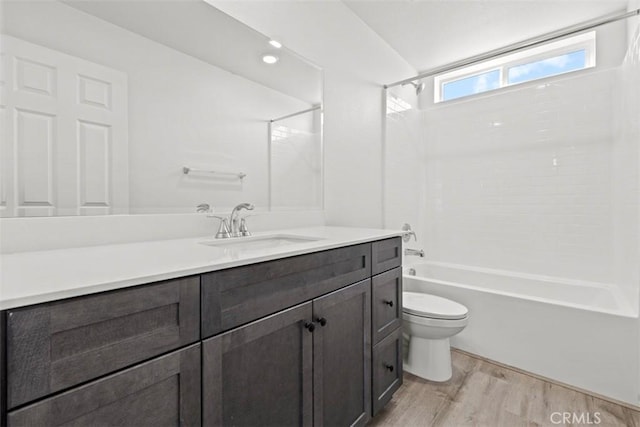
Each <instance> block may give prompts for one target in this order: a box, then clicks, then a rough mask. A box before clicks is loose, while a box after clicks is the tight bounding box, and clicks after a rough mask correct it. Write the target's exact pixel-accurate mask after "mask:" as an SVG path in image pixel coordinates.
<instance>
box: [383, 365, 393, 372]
mask: <svg viewBox="0 0 640 427" xmlns="http://www.w3.org/2000/svg"><path fill="white" fill-rule="evenodd" d="M384 367H385V368H387V371H389V372H393V365H389V364H387V363H385V364H384Z"/></svg>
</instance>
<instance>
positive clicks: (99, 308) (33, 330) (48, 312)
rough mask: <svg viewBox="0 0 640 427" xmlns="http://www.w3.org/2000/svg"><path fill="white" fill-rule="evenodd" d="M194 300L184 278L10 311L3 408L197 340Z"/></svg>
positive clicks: (193, 283)
mask: <svg viewBox="0 0 640 427" xmlns="http://www.w3.org/2000/svg"><path fill="white" fill-rule="evenodd" d="M199 294H200V280H199V278H198V277H189V278H184V279H179V280H171V281H166V282H161V283H158V284H153V285H149V286H141V287H136V288H130V289H125V290H118V291H113V292H108V293H103V294H98V295H92V296H87V297H81V298H75V299H72V300H66V301H61V302H57V303H49V304H43V305H39V306H34V307H29V308H25V309H18V310H12V311H9V313H8V318H7V343H8V345H7V363H8V365H7V366H8V369H7V372H8V373H9V374H8V401H9V405H8V406H9V407H10V408H12V407H15V406H17V405H21V404H23V403H27V402H29V401H31V400H34V399H37V398H40V397H43V396H46V395H47V394H50V393H53V392H56V391H60V390H64V389H66V388H69V387H72V386H74V385H77V384H80V383H82V382H86V381H90V380H92V379H94V378H97V377H99V376H101V375H105V374H108V373H110V372H114V371H116V370H118V369H122V368H125V367H127V366H130V365H133V364H135V363H138V362H140V361H143V360H146V359H149V358H151V357H154V356H157V355H159V354H162V353H165V352H167V351H170V350H173V349H176V348H178V347H180V346H183V345H187V344H190V343H193V342H195V341H197V340H198V338H199V335H200V333H199V326H200V325H199V319H200V298H199Z"/></svg>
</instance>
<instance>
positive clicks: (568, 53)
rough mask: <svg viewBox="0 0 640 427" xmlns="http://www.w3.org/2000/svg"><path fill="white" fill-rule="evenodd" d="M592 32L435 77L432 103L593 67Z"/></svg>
mask: <svg viewBox="0 0 640 427" xmlns="http://www.w3.org/2000/svg"><path fill="white" fill-rule="evenodd" d="M595 42H596V34H595V31H592V32H589V33H585V34H581V35H578V36H575V37H570V38H566V39H562V40H559V41H556V42H552V43H547V44H545V45H542V46H538V47H534V48H531V49H527V50H524V51H520V52H517V53H512V54H510V55H506V56H503V57H501V58H497V59H492V60H489V61H485V62H482V63H479V64H474V65H471V66H468V67H465V68H461V69H458V70H454V71H449V72H447V73H444V74H440V75H439V76H436V77H435V81H434V83H435V85H434V86H435V91H434V102H436V103H437V102H442V101H449V100H452V99H457V98H462V97H465V96H471V95H475V94H478V93H482V92H487V91H490V90H494V89H499V88H502V87H507V86H511V85H516V84H520V83H525V82H529V81H533V80H537V79H542V78H545V77H551V76H557V75H560V74H564V73H569V72H572V71H577V70H583V69H585V68H591V67H594V66H595V64H596V43H595Z"/></svg>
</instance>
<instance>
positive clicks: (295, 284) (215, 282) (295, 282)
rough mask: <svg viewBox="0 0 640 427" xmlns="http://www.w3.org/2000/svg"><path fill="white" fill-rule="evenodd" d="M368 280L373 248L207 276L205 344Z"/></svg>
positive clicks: (337, 251)
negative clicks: (254, 321) (216, 336)
mask: <svg viewBox="0 0 640 427" xmlns="http://www.w3.org/2000/svg"><path fill="white" fill-rule="evenodd" d="M369 276H371V245H370V244H368V243H367V244H361V245H354V246H347V247H344V248H338V249H331V250H328V251H323V252H317V253H311V254H305V255H299V256H295V257H290V258H283V259H278V260H275V261H268V262H262V263H258V264H251V265H247V266H243V267H236V268H230V269H227V270H221V271H216V272H213V273H209V274H205V275H203V276H202V338H208V337H210V336H213V335H215V334H217V333H220V332H222V331H227V330H229V329H232V328H235V327H236V326H240V325H243V324H245V323H248V322H251V321H253V320H256V319H259V318H261V317H264V316H266V315H269V314H273V313H276V312H277V311H279V310H283V309H285V308H287V307H292V306H294V305H296V304H300V303H303V302H305V301H309V300H311V299H313V298H315V297H318V296H320V295H324V294H326V293H328V292H332V291H335V290H337V289H340V288H342V287H344V286H347V285H350V284H352V283H356V282H358V281H360V280H363V279H367V278H369Z"/></svg>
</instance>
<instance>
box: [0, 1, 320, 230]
mask: <svg viewBox="0 0 640 427" xmlns="http://www.w3.org/2000/svg"><path fill="white" fill-rule="evenodd" d="M2 6H3V22H2V73H3V74H2V77H1V80H2V86H1V88H2V92H1V93H0V120H1V123H0V125H1V126H2V131H1V135H2V142H1V143H0V216H5V217H7V216H8V217H12V216H51V215H105V214H137V213H180V212H195V207H196V206H197V205H198V204H200V203H208V204H210V205H211V206H213V207H214V208H215V210H217V211H225V210H229V208H230V207H232V206H234V205H236V204H237V203H239V202H242V201H250V202H252V203H253V204H254V205H255V206H256V209H257V210H266V209H269V208H272V209H277V210H282V209H310V208H311V209H314V208H321V207H322V71H321V70H320V69H319V68H318V67H316V66H314V65H313V64H311V63H309V62H307V61H305V60H303V59H301V58H300V57H299V56H297V55H296V54H295V53H293V52H291V51H289V50H288V49H287V48H286V46H284V47H280V48H278V47H277V44H278V43H270V39H269V38H268V37H266V36H264V35H263V34H260V33H258V32H256V31H255V30H253V29H251V28H249V27H247V26H245V25H244V24H242V23H240V22H238V21H236V20H234V19H233V18H231V17H229V16H228V15H226V14H224V13H223V12H221V11H220V10H218V9H216V8H215V7H213V6H211V5H209V4H207V3H206V2H204V1H200V0H187V1H163V2H140V1H110V0H100V1H91V2H84V1H65V2H58V1H53V0H51V1H41V2H40V1H37V2H24V1H8V2H3V5H2Z"/></svg>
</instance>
